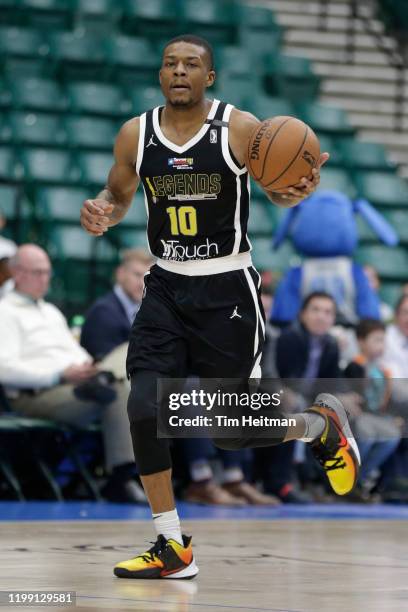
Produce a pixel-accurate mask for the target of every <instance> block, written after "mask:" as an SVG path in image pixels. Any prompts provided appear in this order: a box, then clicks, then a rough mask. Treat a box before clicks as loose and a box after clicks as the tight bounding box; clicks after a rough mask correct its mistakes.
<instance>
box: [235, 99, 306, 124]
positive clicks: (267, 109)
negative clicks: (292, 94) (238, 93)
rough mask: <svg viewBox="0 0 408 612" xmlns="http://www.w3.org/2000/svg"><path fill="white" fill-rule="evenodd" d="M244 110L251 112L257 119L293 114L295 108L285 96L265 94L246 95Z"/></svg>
mask: <svg viewBox="0 0 408 612" xmlns="http://www.w3.org/2000/svg"><path fill="white" fill-rule="evenodd" d="M245 110H248V111H250V112H251V113H253V114H254V115H255V116H256V117H258V119H261V120H262V119H268V118H269V117H277V116H279V115H294V114H295V110H294V108H293V105H292V103H291V102H290V100H288V99H286V98H283V97H282V98H279V97H272V96H266V95H265V94H264V95H262V94H259V95H257V96H248V99H247V101H246V106H245Z"/></svg>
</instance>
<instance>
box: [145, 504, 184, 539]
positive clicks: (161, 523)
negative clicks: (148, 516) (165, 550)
mask: <svg viewBox="0 0 408 612" xmlns="http://www.w3.org/2000/svg"><path fill="white" fill-rule="evenodd" d="M152 516H153V523H154V527H155V529H156V533H157V535H160V534H162V535H164V537H165V538H166V540H168V539H169V538H172V539H173V540H176V541H177V542H178V543H179V544H181V545H182V546H183V538H182V536H181V527H180V519H179V517H178V514H177V508H174V510H169V511H168V512H160V513H159V514H153V515H152Z"/></svg>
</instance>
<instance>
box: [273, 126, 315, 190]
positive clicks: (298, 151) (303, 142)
mask: <svg viewBox="0 0 408 612" xmlns="http://www.w3.org/2000/svg"><path fill="white" fill-rule="evenodd" d="M305 128H306V129H305V135H304V137H303V140H302V143H301V145H300V147H299V149H298V150H297V151H296V154H295V155H294V157H293V158H292V159H291V161H290V162H289V164H288V165H287V166H286V168H285V169H284V170H282V172H281V173H280V174H279V175H278V176H277V177H276V178H274V179H273V181H271V182H270V183H267V184H266V185H264V187H269V186H270V185H273V183H276V181H277V180H279V179H280V177H281V176H283V175H284V174H285V172H287V171H288V170H289V168H290V167H291V166H292V164H294V163H295V161H296V160H297V158H298V157H299V155H300V153H301V152H302V149H303V147H304V145H305V142H306V139H307V136H308V133H309V128H308V127H307V125H306V126H305ZM268 149H269V147H268ZM266 159H267V155H265V161H264V164H265V162H266ZM289 187H293V185H289ZM280 189H282V187H280Z"/></svg>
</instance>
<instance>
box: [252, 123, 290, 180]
mask: <svg viewBox="0 0 408 612" xmlns="http://www.w3.org/2000/svg"><path fill="white" fill-rule="evenodd" d="M292 119H293V117H289V118H288V119H285V121H283V122H282V123H281V124H280V126H279V127H278V129H277V130H276V131H275V133H274V135H273V136H272V138H271V140H270V142H269V144H268V146H267V149H266V151H265V155H264V163H263V166H262V174H261V176H260V177H259V179H258V180H262V177H263V175H264V173H265V165H266V161H267V159H268V153H269V149H270V148H271V146H272V143H273V141H274V140H275V138H276V136H277V135H278V133H279V132H280V131H281V129H282V128H283V127H284V126H285V125H286V124H287V123H289V121H292Z"/></svg>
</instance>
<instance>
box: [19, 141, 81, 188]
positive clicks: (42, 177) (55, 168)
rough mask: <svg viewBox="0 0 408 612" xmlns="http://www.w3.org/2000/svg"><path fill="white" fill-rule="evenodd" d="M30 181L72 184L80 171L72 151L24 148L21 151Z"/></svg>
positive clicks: (21, 157)
mask: <svg viewBox="0 0 408 612" xmlns="http://www.w3.org/2000/svg"><path fill="white" fill-rule="evenodd" d="M19 157H20V159H21V162H22V165H23V169H24V179H25V181H26V182H28V183H42V184H55V183H56V184H62V185H63V184H72V183H74V182H76V181H77V179H78V173H77V170H76V168H75V166H74V164H73V160H72V158H71V155H70V153H68V152H66V151H60V150H58V149H40V148H38V149H34V148H24V149H22V150H21V151H20V152H19Z"/></svg>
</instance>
